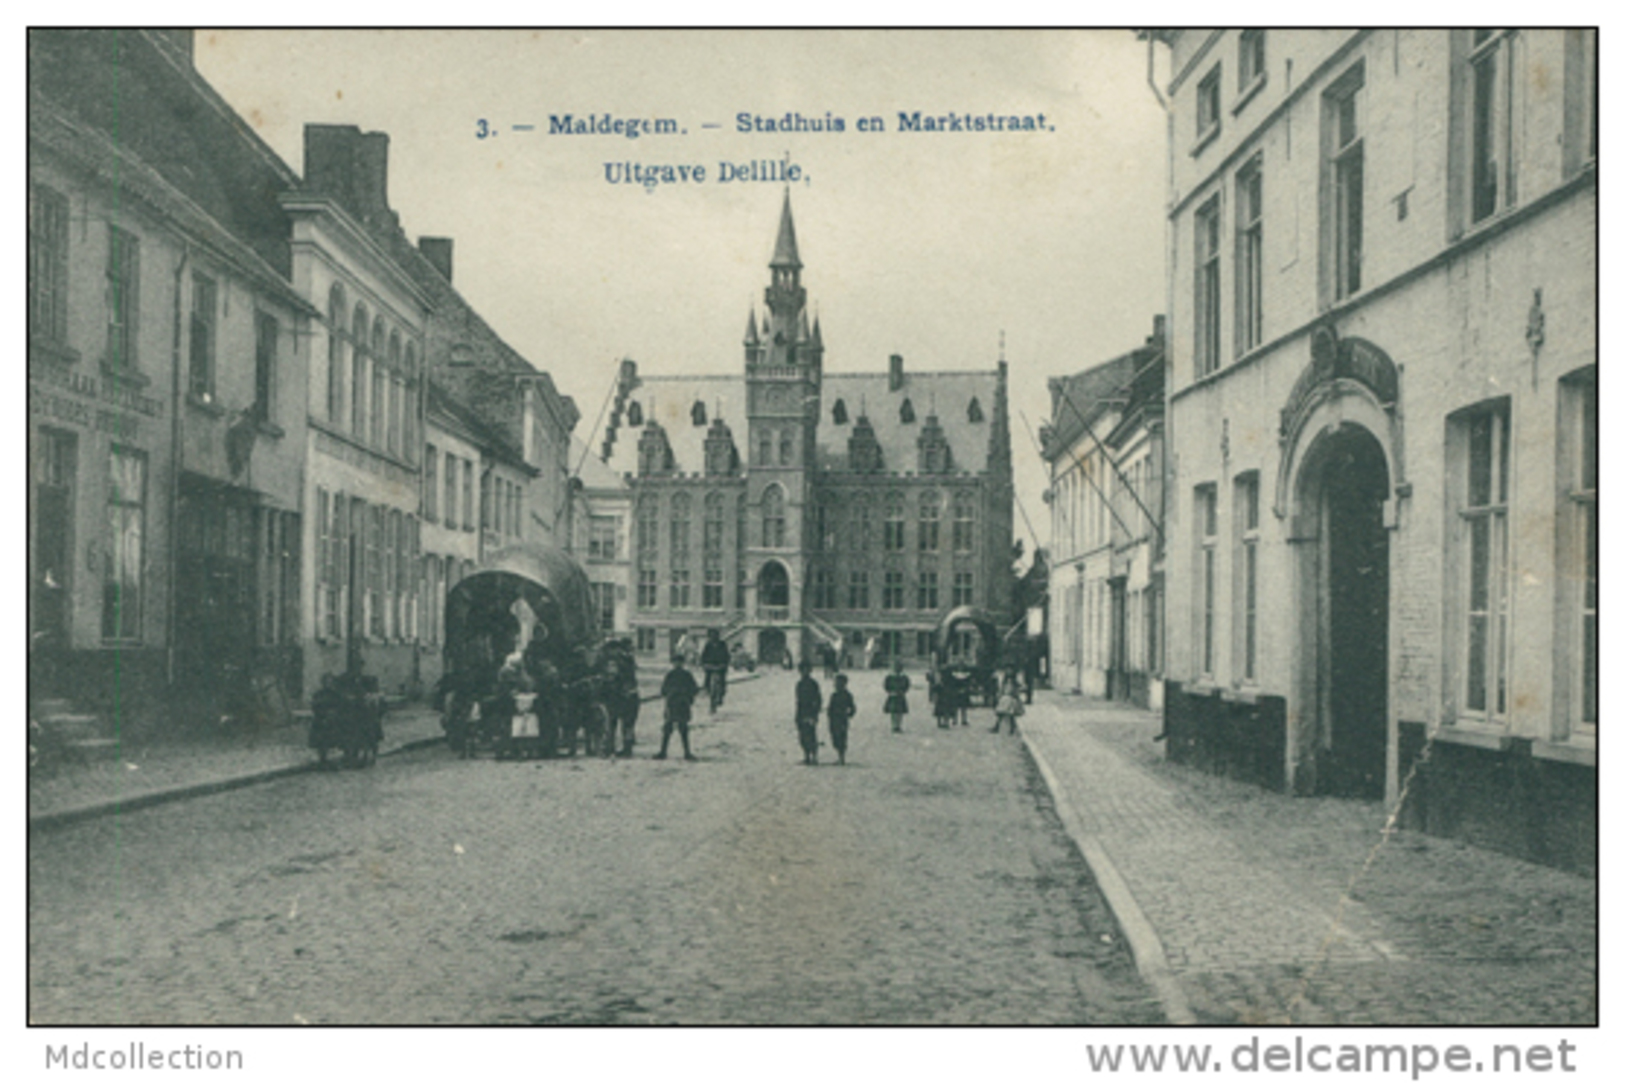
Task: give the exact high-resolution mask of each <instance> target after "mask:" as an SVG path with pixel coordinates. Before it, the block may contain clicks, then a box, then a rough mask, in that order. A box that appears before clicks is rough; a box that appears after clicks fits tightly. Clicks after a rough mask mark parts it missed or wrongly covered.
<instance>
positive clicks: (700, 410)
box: [688, 399, 705, 427]
mask: <svg viewBox="0 0 1625 1083" xmlns="http://www.w3.org/2000/svg"><path fill="white" fill-rule="evenodd" d="M688 416H689V417H690V418H692V419H693V421H694V424H695V426H696V427H699V426H703V425H704V424H705V403H704V402H703V401H701V400H700V399H695V400H694V405H693V406H691V407H689V409H688Z"/></svg>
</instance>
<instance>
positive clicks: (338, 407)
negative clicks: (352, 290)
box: [327, 282, 346, 425]
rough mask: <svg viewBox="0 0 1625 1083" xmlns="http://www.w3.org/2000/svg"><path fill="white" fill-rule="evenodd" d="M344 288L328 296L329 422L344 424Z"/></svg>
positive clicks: (338, 287) (329, 292)
mask: <svg viewBox="0 0 1625 1083" xmlns="http://www.w3.org/2000/svg"><path fill="white" fill-rule="evenodd" d="M345 307H346V305H345V301H344V286H343V285H341V284H340V283H338V282H335V283H333V288H332V289H331V290H329V291H328V294H327V420H329V421H331V422H332V423H333V424H335V425H339V424H342V423H343V422H344V377H345V375H346V373H345V371H344V311H345Z"/></svg>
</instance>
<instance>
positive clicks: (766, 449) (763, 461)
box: [756, 431, 773, 466]
mask: <svg viewBox="0 0 1625 1083" xmlns="http://www.w3.org/2000/svg"><path fill="white" fill-rule="evenodd" d="M756 462H757V463H758V464H759V465H761V466H771V465H773V434H772V433H771V432H765V431H764V432H763V433H762V434H761V435H760V436H759V437H757V439H756Z"/></svg>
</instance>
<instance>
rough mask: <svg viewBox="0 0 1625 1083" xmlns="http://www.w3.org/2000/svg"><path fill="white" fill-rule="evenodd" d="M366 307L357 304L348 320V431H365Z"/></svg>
mask: <svg viewBox="0 0 1625 1083" xmlns="http://www.w3.org/2000/svg"><path fill="white" fill-rule="evenodd" d="M367 324H368V318H367V306H366V305H363V304H361V303H359V302H357V304H356V306H355V315H354V316H353V317H352V318H351V320H350V431H351V432H352V433H354V434H355V435H357V436H360V435H362V434H363V433H365V432H366V431H367Z"/></svg>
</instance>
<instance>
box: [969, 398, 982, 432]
mask: <svg viewBox="0 0 1625 1083" xmlns="http://www.w3.org/2000/svg"><path fill="white" fill-rule="evenodd" d="M965 420H967V421H969V422H970V423H971V424H972V425H980V424H981V423H982V400H981V399H978V398H977V397H976V396H974V395H972V396H971V400H970V405H969V406H967V407H965Z"/></svg>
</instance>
